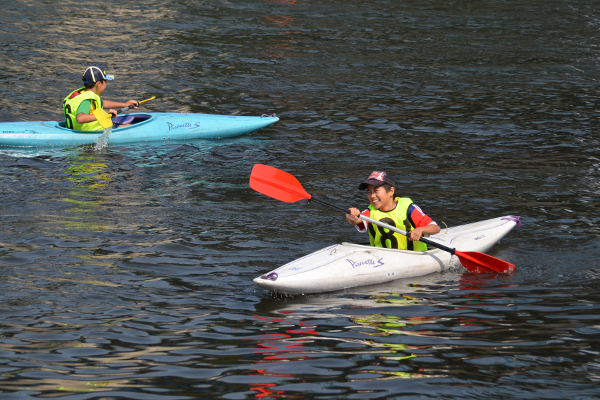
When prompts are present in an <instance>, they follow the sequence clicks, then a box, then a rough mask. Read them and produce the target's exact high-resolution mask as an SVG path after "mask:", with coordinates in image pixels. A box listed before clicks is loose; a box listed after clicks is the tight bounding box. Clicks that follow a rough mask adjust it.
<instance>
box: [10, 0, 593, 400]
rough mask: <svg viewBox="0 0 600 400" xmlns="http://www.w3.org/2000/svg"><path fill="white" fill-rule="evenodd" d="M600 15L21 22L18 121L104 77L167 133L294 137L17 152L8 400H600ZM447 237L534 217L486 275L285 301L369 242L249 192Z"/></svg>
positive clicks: (313, 7) (532, 5) (69, 6)
mask: <svg viewBox="0 0 600 400" xmlns="http://www.w3.org/2000/svg"><path fill="white" fill-rule="evenodd" d="M599 32H600V8H598V2H597V1H592V0H582V1H578V2H572V1H566V0H548V1H538V0H531V1H528V0H525V1H513V0H498V1H493V2H477V1H463V0H457V1H441V0H425V1H415V0H407V1H402V2H400V1H386V0H382V1H373V2H362V1H356V0H347V1H343V2H342V1H335V0H334V1H329V2H313V1H310V0H309V1H301V0H264V1H247V0H231V1H226V0H222V1H209V0H207V1H193V0H179V1H173V2H171V1H161V0H148V1H144V2H122V1H114V0H109V1H107V2H100V3H99V2H91V1H88V0H83V1H81V0H79V1H73V0H64V1H61V2H49V1H31V0H15V1H11V2H8V1H3V2H2V13H1V15H0V122H8V121H21V120H28V121H38V120H58V119H60V118H61V101H62V99H63V98H64V96H65V95H66V94H68V93H69V92H70V91H72V90H74V89H75V88H77V87H78V84H79V83H80V76H81V74H82V72H83V70H84V69H85V68H86V66H88V65H89V64H91V63H96V62H99V63H102V64H103V65H104V66H105V68H106V69H107V70H108V72H109V73H112V74H114V75H115V80H114V81H112V82H110V83H109V87H108V89H107V91H106V92H105V94H104V97H105V98H108V99H114V100H127V99H130V98H134V99H145V98H148V97H150V96H153V95H156V96H157V99H156V100H154V101H152V102H149V103H147V104H146V105H145V106H144V108H143V109H144V110H146V111H153V112H197V113H215V114H235V115H261V114H263V113H269V114H271V113H277V115H278V116H279V117H280V118H281V120H280V122H278V123H277V124H275V125H273V126H271V127H269V128H267V129H264V130H262V131H259V132H256V133H254V134H251V135H248V136H244V137H238V138H232V139H227V140H213V141H200V140H198V141H189V142H185V143H168V144H163V143H144V144H142V143H140V144H132V145H129V146H110V145H109V146H108V147H107V148H105V149H102V150H101V151H95V150H94V148H93V147H91V146H81V147H76V148H69V149H29V150H19V149H6V148H1V149H0V188H1V189H0V190H1V192H0V209H1V215H0V392H2V398H7V399H29V398H49V397H53V398H66V399H96V398H98V399H116V398H119V399H125V398H126V399H159V400H170V399H185V398H191V397H205V398H220V399H253V398H263V399H275V398H277V399H280V398H286V399H299V398H306V399H309V398H310V399H312V398H314V399H339V398H345V399H383V398H419V399H434V398H435V399H440V398H444V399H483V398H497V399H507V398H511V399H532V398H534V399H564V398H570V399H591V398H600V382H599V381H600V340H599V338H600V313H599V307H600V295H599V293H598V289H599V288H600V266H599V263H598V258H599V257H600V240H599V239H598V235H599V232H600V229H599V223H600V217H599V215H598V206H599V199H600V136H599V133H598V131H599V129H598V117H599V114H598V110H599V109H600V105H599V104H598V103H599V102H600V98H599V95H598V91H599V89H600V84H599V82H598V76H599V72H600V34H599ZM256 163H263V164H268V165H272V166H275V167H278V168H281V169H284V170H286V171H288V172H290V173H292V174H293V175H294V176H296V177H297V178H298V179H299V180H300V182H301V183H302V185H303V186H304V188H305V189H306V190H307V191H308V192H309V193H312V194H314V195H316V196H317V197H320V198H322V199H325V200H328V201H330V202H333V203H336V204H340V205H344V206H355V207H358V208H363V207H365V206H366V205H367V199H366V198H365V196H364V193H360V192H359V191H358V190H357V184H358V183H359V182H360V181H361V180H362V179H364V178H365V177H366V176H368V174H369V173H370V172H371V171H373V170H381V169H384V170H386V171H388V172H390V173H391V174H393V175H394V176H395V177H396V180H397V182H399V188H400V190H401V192H402V193H403V194H405V195H408V196H410V197H411V198H413V200H415V201H416V202H417V203H418V204H419V205H420V206H421V207H422V208H423V209H424V210H425V212H427V213H428V214H429V215H431V216H433V217H434V218H435V219H436V220H437V221H438V223H440V224H441V223H442V222H443V223H445V224H447V225H449V226H452V225H457V224H462V223H468V222H475V221H478V220H482V219H487V218H492V217H497V216H502V215H520V216H521V217H522V222H523V226H522V227H521V228H518V229H515V230H513V231H512V232H511V233H510V234H509V235H508V236H507V237H506V238H505V239H503V240H502V241H501V242H500V243H499V244H497V245H496V246H495V247H494V248H493V249H492V250H491V251H490V254H491V255H493V256H495V257H498V258H501V259H503V260H506V261H509V262H511V263H513V264H515V265H516V266H517V272H516V273H515V274H513V275H510V276H496V275H485V276H483V275H482V276H475V275H470V274H465V273H463V272H464V271H462V270H451V271H448V272H444V273H440V274H434V275H429V276H424V277H420V278H414V279H406V280H399V281H394V282H390V283H389V284H385V285H380V286H375V287H358V288H353V289H347V290H345V291H342V292H337V293H327V294H320V295H306V296H295V297H282V296H275V295H272V294H270V293H268V292H266V291H264V290H262V289H260V288H258V287H257V286H255V284H254V283H253V282H252V279H253V278H254V277H256V276H258V275H260V274H263V273H265V272H268V271H270V270H272V269H274V268H276V267H278V266H280V265H283V264H285V263H287V262H289V261H291V260H294V259H296V258H298V257H301V256H303V255H306V254H308V253H310V252H312V251H315V250H318V249H320V248H322V247H324V246H326V245H330V244H333V243H339V242H342V241H349V242H358V243H364V242H365V240H366V238H365V237H364V236H361V235H360V234H359V233H357V232H356V231H355V230H354V228H352V227H351V226H349V225H347V223H346V222H345V219H344V217H343V215H341V214H340V213H338V212H335V211H333V210H330V209H327V208H325V207H322V206H319V205H318V204H310V203H307V202H298V203H292V204H288V203H280V202H277V201H276V200H273V199H270V198H268V197H265V196H263V195H260V194H258V193H256V192H253V191H252V190H251V189H250V188H249V187H248V178H249V175H250V171H251V169H252V167H253V165H254V164H256Z"/></svg>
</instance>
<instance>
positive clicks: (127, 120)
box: [57, 114, 152, 133]
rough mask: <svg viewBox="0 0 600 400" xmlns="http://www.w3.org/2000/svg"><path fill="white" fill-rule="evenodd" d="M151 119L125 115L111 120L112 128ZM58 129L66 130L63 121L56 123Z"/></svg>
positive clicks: (142, 116)
mask: <svg viewBox="0 0 600 400" xmlns="http://www.w3.org/2000/svg"><path fill="white" fill-rule="evenodd" d="M150 119H152V115H149V114H127V115H122V116H117V117H115V118H113V123H114V126H113V128H118V127H119V126H121V125H134V124H139V123H141V122H146V121H149V120H150ZM57 125H58V127H60V128H63V129H67V127H66V123H65V121H62V122H58V124H57ZM69 130H70V131H73V132H84V133H96V132H94V131H78V130H75V129H69Z"/></svg>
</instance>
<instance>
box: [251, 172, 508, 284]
mask: <svg viewBox="0 0 600 400" xmlns="http://www.w3.org/2000/svg"><path fill="white" fill-rule="evenodd" d="M250 187H251V188H252V189H254V190H256V191H257V192H259V193H262V194H264V195H266V196H269V197H272V198H274V199H277V200H280V201H284V202H286V203H294V202H296V201H299V200H313V201H316V202H317V203H321V204H324V205H326V206H329V207H332V208H335V209H337V210H340V211H342V212H344V213H345V214H348V209H346V208H343V207H340V206H337V205H335V204H330V203H327V202H325V201H323V200H319V199H317V198H315V197H313V196H312V195H311V194H309V193H307V192H306V190H304V188H303V187H302V185H301V184H300V182H299V181H298V179H296V177H294V176H293V175H291V174H289V173H287V172H285V171H282V170H280V169H277V168H274V167H270V166H268V165H263V164H256V165H254V168H253V169H252V173H251V174H250ZM360 219H362V220H364V221H368V222H370V223H372V224H375V225H379V226H381V227H383V228H386V229H389V230H391V231H394V232H398V233H400V234H402V235H405V236H408V233H407V232H405V231H403V230H401V229H398V228H396V227H395V226H391V225H388V224H386V223H383V222H381V221H378V220H376V219H373V218H369V217H366V216H364V215H360ZM420 241H421V242H423V243H426V244H428V245H430V246H432V247H436V248H438V249H440V250H443V251H447V252H448V253H450V254H454V255H456V256H457V257H458V259H459V260H460V263H461V264H462V265H463V266H464V267H465V268H466V269H467V270H468V271H469V272H473V273H491V272H497V273H501V274H510V273H511V272H514V271H515V269H516V267H515V266H514V265H513V264H511V263H508V262H506V261H502V260H500V259H498V258H495V257H492V256H490V255H487V254H485V253H479V252H476V251H458V250H456V249H453V248H450V247H446V246H444V245H441V244H439V243H436V242H433V241H431V240H429V239H426V238H421V239H420Z"/></svg>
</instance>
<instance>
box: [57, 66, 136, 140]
mask: <svg viewBox="0 0 600 400" xmlns="http://www.w3.org/2000/svg"><path fill="white" fill-rule="evenodd" d="M113 79H115V77H114V76H113V75H108V74H106V73H105V72H104V69H103V68H102V67H101V66H99V65H92V66H91V67H88V69H86V70H85V72H84V73H83V78H82V80H83V84H84V87H81V88H79V89H77V90H74V91H72V92H71V93H70V94H69V95H68V96H67V97H65V99H64V100H63V111H64V113H65V123H66V127H67V128H69V129H76V130H80V131H101V130H102V129H103V128H102V125H100V122H98V120H97V119H96V116H95V115H94V114H93V112H94V110H95V109H97V108H104V107H108V108H109V110H108V113H110V114H114V115H117V112H116V111H115V110H113V108H122V107H127V106H134V108H137V106H138V102H137V101H136V100H129V101H127V102H126V103H119V102H116V101H110V100H105V101H102V99H101V98H100V95H101V94H102V93H103V92H104V90H106V86H107V83H106V81H112V80H113ZM121 126H126V125H121Z"/></svg>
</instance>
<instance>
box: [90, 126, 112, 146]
mask: <svg viewBox="0 0 600 400" xmlns="http://www.w3.org/2000/svg"><path fill="white" fill-rule="evenodd" d="M111 132H112V127H110V128H106V129H104V132H102V136H100V137H99V138H98V140H96V144H95V145H94V151H100V150H102V149H103V148H105V147H107V146H108V139H109V137H110V134H111Z"/></svg>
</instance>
